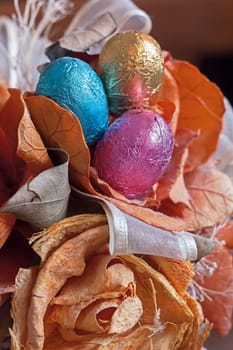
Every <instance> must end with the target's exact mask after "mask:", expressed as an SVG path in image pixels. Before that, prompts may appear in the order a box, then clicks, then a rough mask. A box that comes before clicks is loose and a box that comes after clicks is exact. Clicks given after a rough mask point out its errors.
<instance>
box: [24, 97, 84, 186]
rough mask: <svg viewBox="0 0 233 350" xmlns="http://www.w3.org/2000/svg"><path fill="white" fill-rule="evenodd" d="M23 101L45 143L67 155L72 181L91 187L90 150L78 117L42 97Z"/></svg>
mask: <svg viewBox="0 0 233 350" xmlns="http://www.w3.org/2000/svg"><path fill="white" fill-rule="evenodd" d="M25 101H26V103H27V106H28V108H29V111H30V114H31V117H32V120H33V123H34V124H35V126H36V128H37V130H38V132H39V133H40V135H41V137H42V139H43V141H44V142H45V145H46V146H47V147H49V148H61V149H63V150H64V151H66V152H67V153H68V154H69V157H70V176H71V181H72V184H73V185H74V186H75V185H76V186H77V187H80V186H82V187H84V188H87V189H88V188H91V185H90V182H89V167H90V153H89V149H88V147H87V145H86V143H85V140H84V136H83V132H82V128H81V125H80V123H79V121H78V118H77V117H76V116H75V115H74V114H73V113H72V112H70V111H68V110H66V109H64V108H62V107H60V106H59V105H58V104H56V103H55V102H54V101H52V100H51V99H49V98H47V97H44V96H29V97H25Z"/></svg>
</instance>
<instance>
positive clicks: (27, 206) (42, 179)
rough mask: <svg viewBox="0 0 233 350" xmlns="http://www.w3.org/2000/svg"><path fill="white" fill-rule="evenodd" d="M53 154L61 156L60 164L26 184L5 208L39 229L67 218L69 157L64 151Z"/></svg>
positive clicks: (3, 209) (56, 151) (4, 210)
mask: <svg viewBox="0 0 233 350" xmlns="http://www.w3.org/2000/svg"><path fill="white" fill-rule="evenodd" d="M50 153H51V151H50ZM53 153H56V156H58V155H60V158H61V160H60V163H61V164H58V165H57V166H54V167H52V168H51V169H48V170H45V171H43V172H41V173H40V174H39V175H37V176H36V177H34V178H33V179H32V180H31V181H28V182H27V183H26V184H25V185H23V186H22V187H21V188H20V189H19V190H18V191H17V192H16V193H15V194H14V195H13V196H12V197H11V198H10V199H9V200H8V201H7V203H6V204H5V205H4V206H3V207H2V209H1V210H2V211H3V212H10V213H14V214H15V215H16V216H17V218H18V219H21V220H24V221H26V222H28V223H30V224H31V225H32V226H34V227H36V228H39V229H42V228H45V227H47V226H49V225H51V224H52V223H54V222H56V221H59V220H61V219H63V218H64V217H65V215H66V212H67V206H68V199H69V194H70V186H69V181H68V157H67V155H66V154H65V153H64V152H63V151H61V150H53Z"/></svg>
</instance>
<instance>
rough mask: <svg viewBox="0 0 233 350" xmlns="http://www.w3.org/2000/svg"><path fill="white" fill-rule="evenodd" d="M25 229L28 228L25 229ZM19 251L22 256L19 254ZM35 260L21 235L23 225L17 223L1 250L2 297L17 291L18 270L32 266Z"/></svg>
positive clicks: (0, 277)
mask: <svg viewBox="0 0 233 350" xmlns="http://www.w3.org/2000/svg"><path fill="white" fill-rule="evenodd" d="M23 229H24V230H26V229H27V228H26V227H23ZM31 231H32V230H31ZM19 251H20V254H18V252H19ZM34 258H35V253H34V251H33V250H32V249H31V247H30V246H29V244H28V241H27V239H26V238H25V237H24V236H22V234H21V223H20V222H17V223H16V224H15V226H14V228H13V230H12V232H11V235H10V237H9V238H8V240H7V241H6V243H5V244H4V246H3V247H2V249H1V250H0V295H1V294H5V293H11V292H13V291H14V290H15V276H16V274H17V272H18V269H19V268H20V267H25V268H26V267H28V266H30V264H31V263H32V260H33V259H34Z"/></svg>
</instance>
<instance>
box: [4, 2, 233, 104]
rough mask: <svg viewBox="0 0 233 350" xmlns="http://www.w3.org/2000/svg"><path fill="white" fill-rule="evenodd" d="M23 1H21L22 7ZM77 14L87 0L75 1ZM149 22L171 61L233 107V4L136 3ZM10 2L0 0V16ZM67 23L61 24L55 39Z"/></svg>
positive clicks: (9, 6) (6, 10)
mask: <svg viewBox="0 0 233 350" xmlns="http://www.w3.org/2000/svg"><path fill="white" fill-rule="evenodd" d="M23 2H24V0H20V3H22V4H23ZM73 2H74V4H75V8H76V10H78V8H79V7H80V6H81V5H82V4H84V3H85V2H86V0H74V1H73ZM134 2H135V3H136V4H137V5H138V6H139V7H140V8H142V9H143V10H145V11H146V12H147V13H148V14H149V15H150V16H151V18H152V21H153V30H152V35H153V36H154V37H155V38H156V39H157V41H158V42H159V43H160V45H161V47H162V48H163V49H164V50H167V51H170V52H171V54H172V55H173V57H175V58H178V59H184V60H188V61H189V62H191V63H193V64H195V65H197V66H198V67H199V68H200V70H201V71H202V72H203V73H204V74H206V75H207V76H208V77H209V78H210V79H211V80H212V81H214V82H216V83H217V84H218V85H219V86H220V88H221V89H222V91H223V93H224V94H225V95H226V96H227V97H228V99H229V100H230V101H231V103H233V0H135V1H134ZM12 11H13V0H0V14H10V13H12ZM68 20H69V19H67V20H66V21H63V22H62V23H61V25H60V26H59V28H57V31H56V32H55V37H56V36H59V34H60V33H61V31H60V29H61V28H62V27H64V26H65V25H66V23H67V21H68Z"/></svg>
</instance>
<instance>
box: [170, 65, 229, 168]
mask: <svg viewBox="0 0 233 350" xmlns="http://www.w3.org/2000/svg"><path fill="white" fill-rule="evenodd" d="M165 66H166V68H167V69H168V70H169V72H170V73H171V74H172V76H173V77H174V78H175V80H176V83H177V85H178V89H179V98H180V113H179V118H178V129H186V128H187V129H191V130H193V131H194V132H199V133H200V134H199V137H198V138H197V139H196V140H195V141H194V142H193V143H192V144H191V145H190V147H189V158H188V162H187V168H188V169H189V170H192V169H194V168H196V167H197V166H198V165H200V164H202V163H204V162H205V161H206V160H207V159H208V158H209V157H210V156H211V154H212V153H213V152H214V151H215V149H216V146H217V142H218V138H219V134H220V132H221V129H222V116H223V113H224V102H223V95H222V93H221V91H220V90H219V88H218V87H217V86H216V85H215V84H214V83H211V82H210V81H209V80H208V79H207V78H206V77H205V76H204V75H203V74H201V73H200V71H199V70H198V69H197V68H196V67H195V66H193V65H192V64H190V63H188V62H185V61H176V60H167V61H166V62H165Z"/></svg>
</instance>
